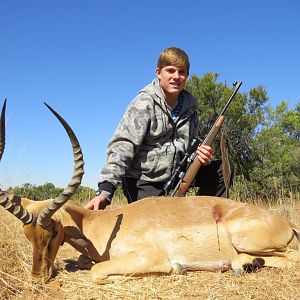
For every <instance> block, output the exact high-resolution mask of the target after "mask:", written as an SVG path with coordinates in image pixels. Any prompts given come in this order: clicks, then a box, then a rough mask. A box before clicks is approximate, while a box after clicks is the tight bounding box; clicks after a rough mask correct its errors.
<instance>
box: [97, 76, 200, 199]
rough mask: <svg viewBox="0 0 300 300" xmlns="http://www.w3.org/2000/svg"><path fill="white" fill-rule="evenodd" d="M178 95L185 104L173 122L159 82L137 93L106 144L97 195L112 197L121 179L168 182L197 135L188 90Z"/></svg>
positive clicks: (196, 116)
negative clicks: (102, 194)
mask: <svg viewBox="0 0 300 300" xmlns="http://www.w3.org/2000/svg"><path fill="white" fill-rule="evenodd" d="M181 93H182V95H183V99H184V101H183V105H182V109H181V111H180V113H179V116H178V118H177V120H176V121H175V122H174V121H173V119H172V117H171V108H170V107H169V106H168V105H167V104H166V102H165V100H164V96H163V94H162V92H161V89H160V85H159V81H158V79H155V80H153V81H152V83H151V84H149V85H147V86H146V87H145V88H143V89H142V90H140V91H139V93H138V95H137V96H136V97H135V98H134V99H133V101H132V102H131V103H130V105H129V107H128V108H127V111H126V112H125V114H124V116H123V118H122V120H121V122H120V124H119V126H118V128H117V129H116V131H115V133H114V135H113V137H112V139H111V140H110V142H109V144H108V147H107V163H106V165H105V166H104V167H103V168H102V171H101V175H100V182H99V185H98V186H99V190H100V191H107V192H109V193H111V194H113V192H114V190H115V188H116V186H117V185H120V184H121V182H122V178H123V177H124V176H126V177H132V178H136V179H142V180H146V181H150V182H166V181H167V180H168V179H169V178H170V176H171V174H172V171H173V170H174V168H175V167H176V164H177V163H178V162H179V161H180V159H181V158H182V156H183V154H184V153H185V152H186V151H187V148H188V146H189V144H190V142H191V140H192V139H193V138H194V137H195V136H196V135H197V131H198V114H197V111H196V101H195V98H194V97H193V96H192V95H191V94H190V93H189V92H188V91H187V90H183V91H182V92H181ZM105 195H106V196H107V193H106V194H105ZM107 198H110V197H107Z"/></svg>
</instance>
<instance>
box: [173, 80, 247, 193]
mask: <svg viewBox="0 0 300 300" xmlns="http://www.w3.org/2000/svg"><path fill="white" fill-rule="evenodd" d="M241 85H242V82H241V81H240V82H235V83H234V86H235V90H234V91H233V93H232V95H231V96H230V98H229V100H228V101H227V103H226V105H225V107H224V108H223V110H222V112H221V114H220V115H219V117H218V119H217V120H216V122H215V123H214V125H213V127H212V128H211V130H210V131H209V133H208V134H207V136H206V138H205V139H204V141H203V143H202V144H201V145H207V146H211V145H212V143H213V141H214V139H215V137H216V135H217V134H218V132H219V131H220V129H221V127H222V125H223V123H224V120H225V112H226V110H227V108H228V106H229V104H230V102H231V100H232V99H233V97H234V96H235V95H236V93H237V91H238V89H239V88H240V86H241ZM196 157H197V154H196V152H194V153H193V154H192V155H191V157H190V158H189V161H190V163H189V165H188V167H187V170H186V172H185V174H181V176H179V178H181V179H180V180H179V181H178V183H177V185H176V187H175V189H174V190H173V192H172V194H171V196H175V195H176V196H178V197H183V196H185V194H186V192H187V190H188V188H189V187H190V185H191V184H192V182H193V180H194V178H195V177H196V175H197V173H198V171H199V169H200V168H201V162H200V160H199V159H197V158H196Z"/></svg>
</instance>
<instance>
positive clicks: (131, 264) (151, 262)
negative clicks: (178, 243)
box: [91, 252, 177, 284]
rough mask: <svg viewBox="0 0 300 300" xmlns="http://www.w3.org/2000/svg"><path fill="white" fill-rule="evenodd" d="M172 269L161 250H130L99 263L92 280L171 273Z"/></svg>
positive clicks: (99, 280)
mask: <svg viewBox="0 0 300 300" xmlns="http://www.w3.org/2000/svg"><path fill="white" fill-rule="evenodd" d="M176 267H177V266H176ZM172 271H173V267H172V266H171V264H170V262H169V260H168V258H167V257H165V256H162V255H161V253H159V252H156V253H153V252H152V253H151V254H149V253H148V254H141V253H139V254H136V253H135V252H130V253H128V254H125V255H123V256H120V257H116V258H113V259H111V260H108V261H104V262H101V263H97V264H96V265H94V266H93V267H92V269H91V273H92V280H93V282H95V283H98V284H102V283H106V282H107V281H110V280H114V279H116V278H120V275H121V276H126V275H127V276H128V275H129V276H143V275H146V274H150V273H152V274H153V273H154V274H155V273H156V274H170V273H172Z"/></svg>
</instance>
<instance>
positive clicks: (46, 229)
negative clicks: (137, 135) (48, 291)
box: [0, 100, 84, 282]
mask: <svg viewBox="0 0 300 300" xmlns="http://www.w3.org/2000/svg"><path fill="white" fill-rule="evenodd" d="M45 105H46V106H47V107H48V108H49V109H50V111H51V112H52V113H53V114H54V115H55V116H56V117H57V119H58V120H59V121H60V123H61V124H62V125H63V127H64V128H65V130H66V132H67V134H68V136H69V139H70V141H71V144H72V148H73V154H74V172H73V177H72V179H71V181H70V183H69V184H68V186H67V188H65V189H64V191H63V192H62V193H61V194H60V195H59V196H58V197H57V198H55V199H51V200H45V201H32V200H29V199H24V198H20V197H18V196H16V195H9V194H8V193H7V192H5V191H1V190H0V204H1V205H2V206H3V207H4V208H5V209H6V210H7V211H9V212H10V213H11V214H13V215H14V216H15V217H16V218H18V219H19V220H21V221H22V223H23V228H24V233H25V235H26V237H27V239H28V240H29V241H30V242H31V244H32V247H33V263H32V278H33V280H42V281H44V282H46V281H47V280H48V279H49V278H50V277H51V275H52V272H53V263H54V259H55V257H56V254H57V251H58V249H59V246H60V245H61V244H62V243H63V241H64V236H65V233H64V228H63V226H62V224H61V223H60V222H58V221H55V219H54V218H52V216H53V215H54V213H55V212H56V211H58V210H59V209H60V208H61V207H62V206H63V205H64V204H65V203H66V202H67V201H68V199H69V198H70V197H71V196H72V195H73V194H74V193H75V191H76V190H77V188H78V186H79V185H80V183H81V179H82V176H83V174H84V171H83V165H84V162H83V154H82V151H81V148H80V145H79V142H78V140H77V138H76V136H75V134H74V132H73V130H72V129H71V128H70V126H69V125H68V124H67V122H66V121H65V120H64V119H63V118H62V117H61V116H60V115H59V114H58V113H57V112H55V111H54V110H53V109H52V108H51V107H50V106H49V105H47V104H46V103H45ZM5 109H6V100H5V101H4V104H3V108H2V113H1V119H0V159H1V157H2V155H3V152H4V148H5Z"/></svg>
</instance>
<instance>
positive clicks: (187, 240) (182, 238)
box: [22, 196, 300, 283]
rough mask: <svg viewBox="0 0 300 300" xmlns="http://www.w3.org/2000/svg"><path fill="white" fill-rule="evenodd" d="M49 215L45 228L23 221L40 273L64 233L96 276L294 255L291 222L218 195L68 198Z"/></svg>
mask: <svg viewBox="0 0 300 300" xmlns="http://www.w3.org/2000/svg"><path fill="white" fill-rule="evenodd" d="M48 202H49V200H45V201H39V202H36V201H30V200H28V199H24V200H22V205H23V206H24V207H25V208H26V209H27V210H28V211H31V212H34V213H35V214H38V212H39V211H40V210H41V209H42V208H43V207H44V206H45V205H46V204H47V203H48ZM52 219H53V222H52V224H51V225H50V226H49V228H46V229H42V228H41V227H40V226H39V225H37V224H35V223H34V222H33V224H29V225H25V226H24V230H25V234H26V236H27V238H28V239H29V240H30V241H31V243H32V245H33V248H34V251H33V275H34V276H35V277H42V278H44V280H47V279H48V278H49V276H50V275H51V274H50V273H51V268H52V265H53V261H54V259H55V256H56V253H57V250H58V248H59V246H60V244H61V243H62V242H63V241H66V242H68V243H70V244H71V245H72V246H73V247H74V248H76V249H77V250H78V251H80V252H81V253H82V254H84V255H85V256H87V257H89V258H90V259H91V260H92V261H94V262H95V264H94V266H93V267H92V270H91V273H92V279H93V281H94V282H98V283H103V282H106V281H107V280H109V279H114V278H116V277H118V276H120V275H135V276H142V275H147V274H170V273H172V272H176V273H178V272H180V273H182V272H183V271H185V270H228V269H230V268H231V267H232V268H233V271H234V272H235V274H241V273H242V272H243V268H244V266H245V265H251V264H252V265H253V266H254V265H256V264H257V258H262V260H259V262H260V264H262V265H263V266H272V267H279V268H282V267H289V266H292V265H294V264H295V263H299V262H300V255H299V253H298V252H297V251H296V250H292V249H288V245H289V243H290V242H291V240H292V239H293V237H294V230H297V228H295V226H293V225H291V224H290V223H289V222H288V221H287V220H286V219H284V218H282V217H279V216H277V215H275V214H272V213H270V212H267V211H266V210H264V209H262V208H259V207H257V206H253V205H249V204H243V203H237V202H235V201H232V200H229V199H224V198H217V197H205V196H203V197H196V196H195V197H185V198H171V197H156V198H155V197H151V198H146V199H144V200H140V201H137V202H135V203H132V204H130V205H126V206H123V207H121V208H118V209H115V210H104V211H90V210H86V209H84V208H82V207H81V206H79V205H77V204H75V203H73V202H72V201H68V202H67V203H66V204H65V205H64V207H63V208H61V209H60V210H59V211H57V212H56V213H55V214H54V215H53V218H52ZM293 227H294V228H293ZM55 231H56V232H57V234H56V235H55V236H54V237H52V236H53V232H55ZM261 262H263V263H261ZM179 270H180V271H179Z"/></svg>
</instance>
